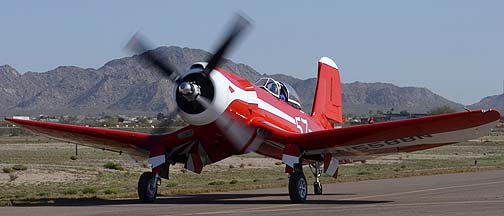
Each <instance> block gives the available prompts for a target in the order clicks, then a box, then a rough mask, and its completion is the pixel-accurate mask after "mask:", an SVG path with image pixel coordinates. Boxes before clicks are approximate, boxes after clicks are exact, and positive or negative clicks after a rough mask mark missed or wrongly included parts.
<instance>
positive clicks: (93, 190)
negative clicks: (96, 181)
mask: <svg viewBox="0 0 504 216" xmlns="http://www.w3.org/2000/svg"><path fill="white" fill-rule="evenodd" d="M82 193H84V194H94V193H96V188H92V187H85V188H83V189H82Z"/></svg>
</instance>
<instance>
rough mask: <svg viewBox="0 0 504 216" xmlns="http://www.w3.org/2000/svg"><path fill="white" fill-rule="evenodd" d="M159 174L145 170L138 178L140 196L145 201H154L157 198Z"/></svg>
mask: <svg viewBox="0 0 504 216" xmlns="http://www.w3.org/2000/svg"><path fill="white" fill-rule="evenodd" d="M158 183H159V176H158V175H157V174H156V175H153V174H152V172H144V173H142V175H141V176H140V179H138V198H140V201H141V202H143V203H153V202H154V200H156V195H157V189H158Z"/></svg>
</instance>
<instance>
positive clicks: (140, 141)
mask: <svg viewBox="0 0 504 216" xmlns="http://www.w3.org/2000/svg"><path fill="white" fill-rule="evenodd" d="M5 120H7V121H10V122H12V123H14V124H16V125H17V126H18V127H21V128H23V129H26V130H29V131H31V132H33V133H35V134H40V135H43V136H47V137H51V138H53V139H57V140H61V141H65V142H71V143H78V144H82V145H86V146H90V147H94V148H100V149H105V150H110V151H117V152H124V153H127V154H130V155H132V156H135V157H140V158H148V157H149V152H150V150H151V148H153V147H154V146H155V145H156V144H161V143H169V144H170V146H176V145H182V144H185V143H188V142H190V141H191V140H192V139H193V137H194V136H193V135H194V132H193V130H192V129H191V128H189V127H191V126H188V127H185V128H182V129H180V130H177V131H175V132H173V133H170V134H164V135H158V136H155V135H150V134H146V133H137V132H129V131H120V130H110V129H104V128H93V127H84V126H76V125H67V124H56V123H49V122H39V121H30V120H20V119H12V118H6V119H5ZM187 131H190V132H191V134H189V135H187V134H188V133H187Z"/></svg>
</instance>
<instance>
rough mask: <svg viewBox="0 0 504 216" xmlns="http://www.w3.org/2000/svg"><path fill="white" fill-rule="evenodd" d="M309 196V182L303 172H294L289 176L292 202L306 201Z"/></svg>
mask: <svg viewBox="0 0 504 216" xmlns="http://www.w3.org/2000/svg"><path fill="white" fill-rule="evenodd" d="M306 196H308V184H307V183H306V178H305V176H304V174H303V173H302V172H293V173H292V174H291V176H290V178H289V197H290V200H291V202H292V203H304V202H305V201H306Z"/></svg>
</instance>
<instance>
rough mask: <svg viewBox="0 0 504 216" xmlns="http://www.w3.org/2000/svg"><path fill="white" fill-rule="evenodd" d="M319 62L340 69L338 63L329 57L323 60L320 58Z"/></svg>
mask: <svg viewBox="0 0 504 216" xmlns="http://www.w3.org/2000/svg"><path fill="white" fill-rule="evenodd" d="M319 62H320V63H324V64H326V65H329V66H331V67H333V68H336V69H339V68H338V65H336V63H334V61H333V60H332V59H331V58H329V57H322V58H320V60H319Z"/></svg>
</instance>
